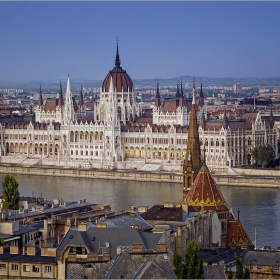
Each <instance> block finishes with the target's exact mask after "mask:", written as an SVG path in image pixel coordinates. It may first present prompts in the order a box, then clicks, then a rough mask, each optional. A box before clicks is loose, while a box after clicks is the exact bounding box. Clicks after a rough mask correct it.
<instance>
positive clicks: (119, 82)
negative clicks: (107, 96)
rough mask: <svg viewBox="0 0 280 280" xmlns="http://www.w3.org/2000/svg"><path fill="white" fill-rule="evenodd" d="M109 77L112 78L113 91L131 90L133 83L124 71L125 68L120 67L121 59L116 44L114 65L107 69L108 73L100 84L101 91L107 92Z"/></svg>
mask: <svg viewBox="0 0 280 280" xmlns="http://www.w3.org/2000/svg"><path fill="white" fill-rule="evenodd" d="M111 77H112V79H113V85H114V91H117V92H122V91H124V92H128V91H130V92H131V91H132V89H133V83H132V80H131V78H130V77H129V75H128V74H127V73H126V71H125V70H123V69H122V67H121V60H120V57H119V48H118V44H117V55H116V60H115V67H114V68H113V69H112V70H111V71H109V73H108V75H107V76H106V78H105V79H104V81H103V84H102V91H103V92H109V87H110V80H111Z"/></svg>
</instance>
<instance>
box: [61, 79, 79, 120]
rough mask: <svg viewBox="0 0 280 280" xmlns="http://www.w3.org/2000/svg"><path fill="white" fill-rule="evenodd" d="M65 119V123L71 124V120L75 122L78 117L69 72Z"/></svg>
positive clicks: (64, 111)
mask: <svg viewBox="0 0 280 280" xmlns="http://www.w3.org/2000/svg"><path fill="white" fill-rule="evenodd" d="M63 119H64V124H70V122H71V121H72V122H74V121H75V119H76V118H75V110H74V105H73V97H72V92H71V87H70V78H69V74H68V78H67V87H66V93H65V104H64V110H63Z"/></svg>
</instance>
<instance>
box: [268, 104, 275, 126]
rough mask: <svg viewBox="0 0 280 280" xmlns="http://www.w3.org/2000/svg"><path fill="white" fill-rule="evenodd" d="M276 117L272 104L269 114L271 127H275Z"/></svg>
mask: <svg viewBox="0 0 280 280" xmlns="http://www.w3.org/2000/svg"><path fill="white" fill-rule="evenodd" d="M274 123H275V122H274V117H273V112H272V105H271V107H270V115H269V124H270V128H273V126H274Z"/></svg>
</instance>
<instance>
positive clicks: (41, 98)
mask: <svg viewBox="0 0 280 280" xmlns="http://www.w3.org/2000/svg"><path fill="white" fill-rule="evenodd" d="M38 106H39V107H42V106H43V96H42V89H41V84H40V91H39V97H38Z"/></svg>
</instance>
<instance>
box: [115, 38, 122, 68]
mask: <svg viewBox="0 0 280 280" xmlns="http://www.w3.org/2000/svg"><path fill="white" fill-rule="evenodd" d="M120 66H121V60H120V56H119V43H118V38H117V54H116V59H115V68H120Z"/></svg>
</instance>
